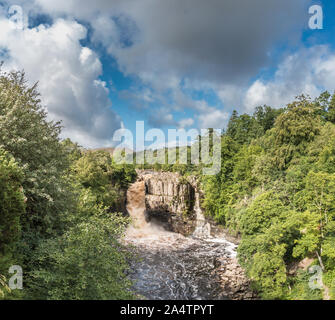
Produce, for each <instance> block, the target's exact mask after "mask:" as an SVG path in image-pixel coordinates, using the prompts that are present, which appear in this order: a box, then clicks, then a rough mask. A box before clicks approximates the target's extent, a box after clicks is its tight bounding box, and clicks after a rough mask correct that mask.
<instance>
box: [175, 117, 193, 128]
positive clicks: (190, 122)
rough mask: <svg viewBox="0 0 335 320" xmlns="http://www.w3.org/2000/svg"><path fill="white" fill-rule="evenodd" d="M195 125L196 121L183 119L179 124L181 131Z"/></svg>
mask: <svg viewBox="0 0 335 320" xmlns="http://www.w3.org/2000/svg"><path fill="white" fill-rule="evenodd" d="M193 124H194V120H193V119H192V118H187V119H182V120H180V121H179V122H178V127H179V128H181V129H184V128H187V127H191V126H193Z"/></svg>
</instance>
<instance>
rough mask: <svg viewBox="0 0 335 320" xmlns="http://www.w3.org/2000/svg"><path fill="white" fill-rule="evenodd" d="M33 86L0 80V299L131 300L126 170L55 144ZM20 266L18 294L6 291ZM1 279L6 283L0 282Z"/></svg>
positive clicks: (105, 157) (130, 171) (14, 78)
mask: <svg viewBox="0 0 335 320" xmlns="http://www.w3.org/2000/svg"><path fill="white" fill-rule="evenodd" d="M60 132H61V126H60V123H53V122H49V121H48V120H47V114H46V112H45V110H44V109H43V107H42V106H41V103H40V100H39V94H38V92H37V90H36V86H32V87H30V86H28V84H27V83H26V81H25V76H24V74H23V73H21V72H11V73H9V74H6V73H1V75H0V295H1V296H4V295H6V298H11V299H15V298H25V299H36V298H38V299H123V298H131V297H132V295H131V293H130V291H129V287H130V283H129V281H127V280H126V278H125V272H126V270H127V268H128V265H127V257H128V253H127V252H126V251H125V249H124V248H123V246H122V245H121V242H120V239H121V237H122V234H123V232H124V230H125V227H126V225H127V223H128V219H127V218H125V217H124V216H123V215H122V214H120V213H115V212H119V211H122V208H123V207H124V195H125V192H126V189H127V187H128V184H129V183H131V182H132V181H133V180H134V179H135V177H136V172H135V170H134V168H133V167H129V166H122V165H116V164H115V163H113V160H112V158H111V156H110V154H108V153H104V152H86V151H84V150H82V149H81V148H79V147H78V146H77V145H76V144H74V143H72V142H71V141H70V140H65V141H61V140H60V138H59V134H60ZM12 265H20V266H22V268H23V271H24V290H23V291H22V292H18V291H17V290H15V291H16V292H14V291H12V292H10V289H9V288H8V286H7V284H8V276H9V274H8V270H9V267H10V266H12ZM6 277H7V279H6Z"/></svg>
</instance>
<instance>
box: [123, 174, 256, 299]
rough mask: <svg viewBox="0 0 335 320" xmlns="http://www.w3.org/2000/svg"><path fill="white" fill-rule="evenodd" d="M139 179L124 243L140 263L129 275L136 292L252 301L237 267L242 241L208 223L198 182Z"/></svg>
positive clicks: (163, 177)
mask: <svg viewBox="0 0 335 320" xmlns="http://www.w3.org/2000/svg"><path fill="white" fill-rule="evenodd" d="M137 173H138V179H137V181H136V183H135V184H133V185H132V186H131V187H130V188H129V190H128V194H127V211H128V213H129V215H130V217H131V218H132V225H131V226H130V227H129V229H128V231H127V234H126V237H125V240H124V241H125V243H126V244H128V245H132V246H133V248H135V250H136V252H137V254H138V256H139V258H140V259H139V260H136V261H133V262H132V270H133V271H132V273H131V275H130V277H131V279H132V280H134V290H135V292H136V293H137V294H138V295H140V296H141V297H142V298H144V299H155V300H159V299H168V300H169V299H171V300H179V299H185V300H190V299H200V300H202V299H215V300H220V299H226V300H227V299H233V300H241V299H254V298H255V297H256V296H255V294H254V293H253V292H252V290H251V289H250V282H249V280H248V279H247V278H246V276H245V274H244V271H243V269H242V268H241V267H240V266H239V264H238V262H237V258H236V248H237V244H238V241H237V239H234V238H229V237H227V234H226V233H225V231H224V230H222V229H220V228H219V227H218V226H216V225H215V224H214V223H213V222H212V221H209V220H208V219H206V218H205V216H204V213H203V210H202V208H201V198H202V192H201V189H200V187H199V184H198V181H197V180H196V179H195V178H194V177H192V176H190V177H182V176H180V175H179V174H177V173H170V172H154V171H138V172H137ZM228 238H229V241H228V240H227V239H228Z"/></svg>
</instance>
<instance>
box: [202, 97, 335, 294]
mask: <svg viewBox="0 0 335 320" xmlns="http://www.w3.org/2000/svg"><path fill="white" fill-rule="evenodd" d="M334 102H335V95H333V96H331V95H330V94H328V93H327V92H326V93H323V94H322V95H321V96H320V97H319V98H317V99H315V100H314V101H312V100H311V99H310V98H308V97H305V96H301V97H298V98H297V100H296V101H294V102H293V103H291V104H289V105H288V106H287V107H286V108H284V109H280V110H273V109H271V108H269V107H262V108H258V109H257V110H256V112H255V114H254V115H253V116H249V115H241V116H238V115H237V113H236V112H235V113H234V114H233V116H232V118H231V120H230V123H229V126H228V130H227V132H226V134H224V136H223V139H222V170H221V172H220V174H218V175H216V176H209V177H204V178H203V187H204V191H205V199H204V203H203V205H204V207H205V208H206V212H207V214H209V215H211V216H213V217H214V218H215V219H216V220H217V221H218V222H220V223H221V224H223V225H225V226H226V227H228V228H229V229H230V230H231V231H232V232H234V233H235V234H238V235H239V236H240V237H241V244H240V246H239V250H238V251H239V261H240V263H241V264H242V266H243V267H244V268H245V269H246V271H247V274H248V275H249V277H250V278H251V279H252V281H253V285H254V288H255V289H256V290H257V291H258V292H259V293H260V295H261V296H262V297H263V298H268V299H320V298H322V295H323V296H324V298H328V297H327V295H328V292H330V295H331V297H332V298H335V295H334V294H335V277H334V275H335V272H334V270H335V251H334V248H335V175H334V173H335V166H334V165H335V162H334V159H335V158H334V156H335V125H334V123H335V119H334V117H333V113H334ZM313 264H315V265H318V266H319V267H320V268H321V269H322V274H323V287H322V288H319V289H321V290H318V289H315V288H314V289H313V287H310V286H309V285H308V284H309V280H308V279H310V278H311V277H312V274H309V273H308V267H309V266H310V265H313ZM296 266H298V268H295V267H296Z"/></svg>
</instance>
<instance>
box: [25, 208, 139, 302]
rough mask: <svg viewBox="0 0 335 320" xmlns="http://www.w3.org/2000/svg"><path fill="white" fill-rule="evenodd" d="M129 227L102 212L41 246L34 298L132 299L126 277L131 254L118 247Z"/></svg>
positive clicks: (34, 274) (33, 275)
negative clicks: (120, 239) (128, 256)
mask: <svg viewBox="0 0 335 320" xmlns="http://www.w3.org/2000/svg"><path fill="white" fill-rule="evenodd" d="M127 223H128V220H127V219H125V218H123V217H122V216H121V215H119V214H111V215H106V214H104V213H103V212H101V214H100V216H92V217H90V218H89V219H87V220H86V221H85V222H82V223H80V224H79V225H77V226H74V227H73V228H71V229H70V230H69V231H67V232H66V233H65V234H64V236H62V237H61V238H59V239H54V240H49V241H48V242H46V243H45V244H43V245H41V246H40V248H39V250H38V252H37V255H38V257H39V258H38V260H39V261H40V268H38V270H36V271H34V272H32V273H31V282H30V286H31V288H32V292H33V294H35V295H36V297H38V296H39V295H41V294H42V297H43V298H47V299H52V300H64V299H65V300H117V299H131V298H133V296H132V294H131V292H130V291H129V288H130V285H131V283H130V282H129V280H128V279H127V278H126V275H125V272H126V271H127V268H128V265H127V260H126V259H127V255H128V254H127V253H126V250H125V248H123V247H122V246H121V245H120V243H119V238H120V236H121V235H122V234H123V232H124V229H125V227H126V225H127Z"/></svg>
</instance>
